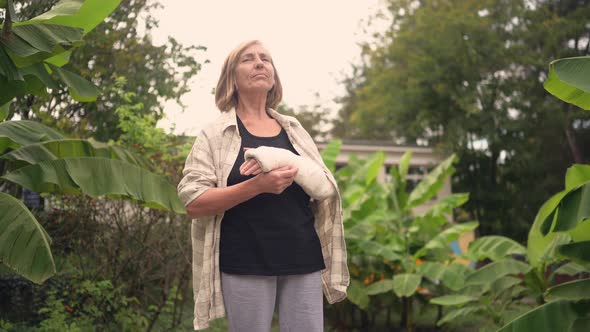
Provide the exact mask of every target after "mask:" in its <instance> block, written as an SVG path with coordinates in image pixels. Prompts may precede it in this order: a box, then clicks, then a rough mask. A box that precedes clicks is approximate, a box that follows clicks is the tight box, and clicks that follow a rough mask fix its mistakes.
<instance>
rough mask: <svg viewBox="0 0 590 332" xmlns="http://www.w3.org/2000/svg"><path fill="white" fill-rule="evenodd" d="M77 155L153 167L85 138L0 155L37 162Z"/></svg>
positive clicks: (141, 158) (40, 144)
mask: <svg viewBox="0 0 590 332" xmlns="http://www.w3.org/2000/svg"><path fill="white" fill-rule="evenodd" d="M75 157H99V158H108V159H118V160H122V161H125V162H128V163H130V164H134V165H136V166H139V167H142V168H146V169H151V168H152V166H151V164H150V162H149V161H148V160H147V159H145V158H143V157H141V156H137V155H135V154H133V153H131V152H128V151H125V150H124V149H122V148H120V147H117V146H110V145H108V144H105V143H101V142H96V141H88V140H83V139H61V140H52V141H44V142H39V143H33V144H30V145H26V146H24V147H21V148H19V149H16V150H14V151H11V152H9V153H6V154H4V155H2V156H0V159H5V160H13V161H14V160H18V161H22V162H25V163H27V164H36V163H39V162H42V161H45V160H56V159H62V158H75Z"/></svg>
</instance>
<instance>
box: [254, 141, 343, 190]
mask: <svg viewBox="0 0 590 332" xmlns="http://www.w3.org/2000/svg"><path fill="white" fill-rule="evenodd" d="M244 158H245V159H246V160H249V159H256V161H258V163H259V164H260V168H262V171H263V172H270V171H272V170H273V169H275V168H279V167H283V166H288V165H289V166H293V167H295V168H297V169H298V172H297V175H295V179H294V181H295V182H297V184H298V185H300V186H301V188H303V190H304V191H305V192H306V193H307V194H308V195H309V196H310V197H311V198H313V199H315V200H318V201H321V200H324V199H326V198H328V197H330V196H332V195H335V194H336V191H335V189H334V186H333V185H332V183H331V182H330V180H328V178H327V177H326V174H325V173H324V170H323V169H322V168H321V167H320V166H319V165H317V164H316V163H315V162H314V161H313V160H311V159H307V158H304V157H301V156H298V155H296V154H294V153H293V152H291V151H289V150H286V149H280V148H273V147H269V146H260V147H257V148H256V149H248V150H246V152H245V153H244Z"/></svg>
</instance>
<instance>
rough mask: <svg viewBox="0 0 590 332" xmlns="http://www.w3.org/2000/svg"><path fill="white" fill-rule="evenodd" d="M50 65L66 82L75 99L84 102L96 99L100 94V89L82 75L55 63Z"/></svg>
mask: <svg viewBox="0 0 590 332" xmlns="http://www.w3.org/2000/svg"><path fill="white" fill-rule="evenodd" d="M49 67H50V68H51V70H53V71H54V72H55V73H56V75H57V76H58V77H59V78H60V79H61V80H62V81H63V82H64V83H66V85H67V86H68V88H69V92H70V94H71V95H72V98H74V100H77V101H82V102H90V101H95V100H96V97H98V95H99V94H100V91H99V90H98V88H97V87H96V86H94V84H92V83H91V82H89V81H87V80H85V79H84V78H82V77H81V76H79V75H77V74H74V73H72V72H70V71H67V70H65V69H62V68H60V67H57V66H54V65H49Z"/></svg>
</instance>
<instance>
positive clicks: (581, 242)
mask: <svg viewBox="0 0 590 332" xmlns="http://www.w3.org/2000/svg"><path fill="white" fill-rule="evenodd" d="M589 181H590V167H588V166H587V165H573V166H572V167H571V168H570V169H568V173H567V175H566V180H565V184H566V185H565V186H566V188H565V190H564V191H562V192H560V193H558V194H556V195H554V196H553V197H552V198H550V199H549V200H548V201H547V202H546V203H545V204H544V205H543V206H542V207H541V208H540V209H539V213H538V214H537V218H536V219H535V222H534V224H533V226H532V227H531V230H530V233H529V241H528V248H527V250H526V251H525V248H524V247H522V246H520V245H519V244H517V243H515V242H514V241H512V240H510V239H507V238H503V237H500V236H490V237H482V238H480V239H478V240H476V241H474V242H473V243H472V244H471V245H470V247H469V251H468V253H467V258H469V259H476V260H477V259H491V260H492V261H493V262H492V263H490V264H488V265H486V266H484V267H483V268H480V269H478V270H477V271H474V272H472V273H471V274H469V275H467V277H466V279H465V285H464V287H462V288H461V289H459V290H458V292H457V293H456V294H454V295H451V296H449V297H442V298H435V299H433V300H431V302H432V303H435V304H440V305H444V306H451V307H453V308H454V309H453V310H451V311H449V312H447V314H446V315H445V316H444V317H443V318H442V319H441V320H440V321H439V324H446V323H449V322H452V321H453V320H455V319H457V318H459V317H464V316H467V315H473V314H480V315H483V316H485V317H488V318H489V319H488V326H489V327H490V328H492V327H494V328H501V329H500V330H499V331H519V330H533V329H534V330H541V331H552V330H555V329H558V328H560V329H562V330H566V331H575V330H576V329H575V327H576V326H578V325H579V326H583V325H584V324H586V323H587V320H588V319H589V317H590V306H589V304H590V302H589V301H590V296H589V295H588V294H590V288H589V285H590V283H589V282H590V279H581V280H577V281H573V282H569V283H564V284H560V285H556V282H555V280H556V277H557V276H558V275H569V276H576V275H583V274H584V273H586V274H587V273H588V272H590V258H588V257H587V256H586V255H585V254H584V253H586V252H588V250H590V249H589V248H588V243H589V241H588V236H590V232H589V231H588V230H589V228H588V227H589V223H588V222H587V220H586V219H587V217H586V214H585V213H584V212H583V211H585V210H584V208H585V207H587V206H588V204H590V203H588V202H586V201H585V200H587V199H586V198H585V196H584V195H581V194H576V193H583V189H584V187H585V185H586V184H587V183H589ZM572 211H573V212H572ZM580 211H582V212H580ZM572 246H579V249H577V250H567V249H568V248H571V247H572ZM523 254H524V257H525V258H526V260H527V262H519V261H515V260H513V258H512V255H523ZM558 266H559V268H556V267H558ZM473 286H477V287H473ZM458 296H468V299H467V300H466V301H462V302H451V301H448V299H449V298H453V297H454V298H456V297H458ZM531 298H532V299H535V300H536V302H537V304H538V305H539V306H538V307H536V308H530V305H527V304H526V301H527V299H531ZM445 300H446V301H445Z"/></svg>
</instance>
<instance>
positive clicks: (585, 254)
mask: <svg viewBox="0 0 590 332" xmlns="http://www.w3.org/2000/svg"><path fill="white" fill-rule="evenodd" d="M557 250H558V251H559V254H560V255H562V256H565V257H567V258H569V259H571V260H573V261H574V262H578V263H581V264H588V263H590V241H582V242H574V243H569V244H564V245H561V246H559V247H558V248H557Z"/></svg>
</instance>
